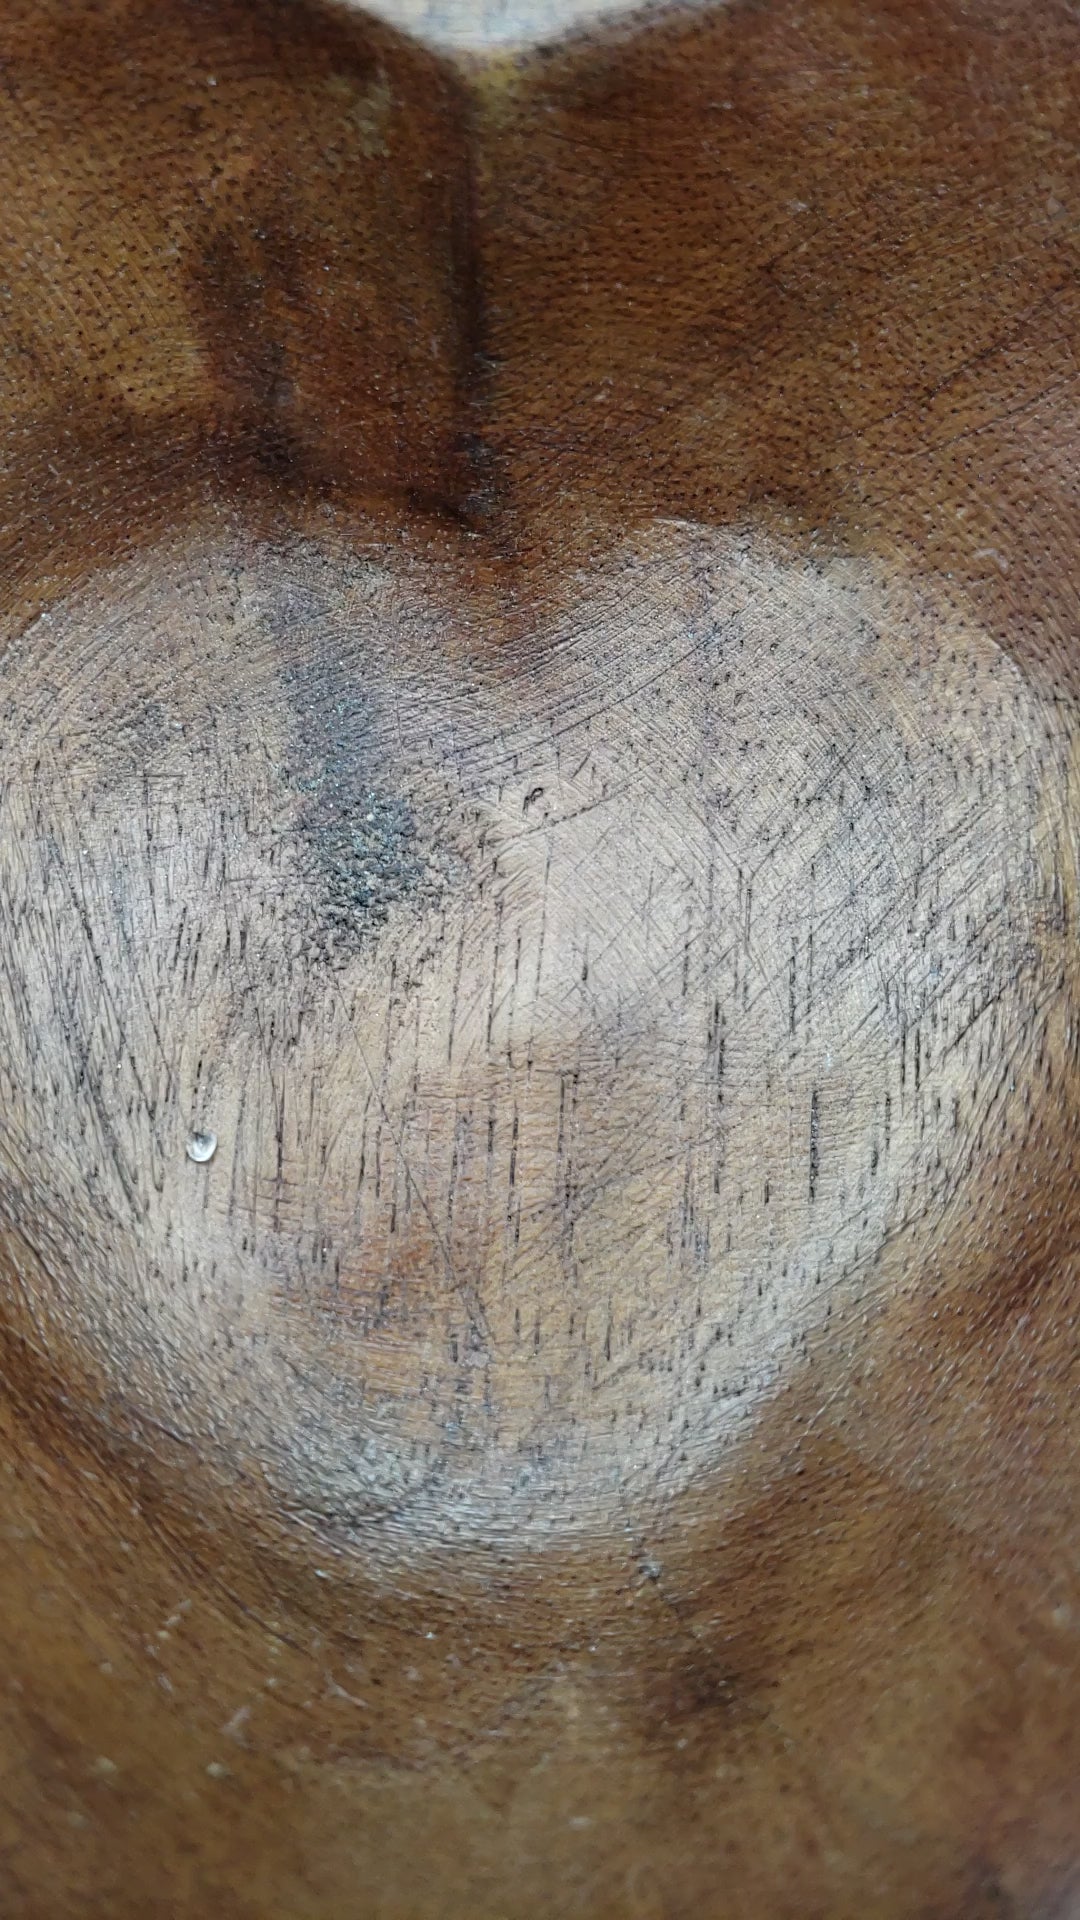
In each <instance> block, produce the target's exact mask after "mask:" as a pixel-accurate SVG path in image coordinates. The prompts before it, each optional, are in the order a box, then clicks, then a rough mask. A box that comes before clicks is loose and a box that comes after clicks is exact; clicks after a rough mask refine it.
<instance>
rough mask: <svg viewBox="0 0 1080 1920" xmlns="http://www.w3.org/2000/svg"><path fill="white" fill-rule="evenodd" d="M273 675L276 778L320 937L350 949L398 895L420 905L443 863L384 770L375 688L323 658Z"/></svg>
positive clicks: (438, 881) (433, 889)
mask: <svg viewBox="0 0 1080 1920" xmlns="http://www.w3.org/2000/svg"><path fill="white" fill-rule="evenodd" d="M282 678H283V681H284V685H285V689H286V692H287V695H288V698H289V703H290V709H291V713H292V717H293V729H294V733H293V738H294V753H293V760H292V764H291V765H290V766H289V767H288V768H287V769H286V778H287V780H288V783H289V784H290V786H291V787H292V789H293V790H294V791H295V792H296V793H298V794H300V795H301V796H302V803H301V808H300V815H299V826H300V832H301V835H302V837H303V840H304V843H305V848H306V854H307V859H308V863H309V866H310V872H311V880H312V889H313V890H312V899H313V903H314V905H315V911H316V916H317V920H318V925H319V931H320V939H321V941H322V942H323V943H325V944H326V945H327V946H328V947H329V948H332V949H335V950H339V951H340V950H341V949H345V950H346V951H349V950H352V949H354V948H355V947H356V946H357V945H360V944H363V943H364V942H366V941H367V940H368V939H369V938H370V937H371V936H372V935H373V934H376V933H378V931H379V929H380V928H381V927H383V926H385V925H386V922H387V920H388V919H389V917H390V914H391V912H392V910H393V908H394V907H396V906H397V905H399V904H400V903H402V902H405V901H411V902H412V903H413V904H414V905H415V906H417V907H419V906H422V905H428V904H430V903H431V902H432V901H433V900H434V899H436V898H437V896H438V893H439V891H440V889H441V886H442V885H443V883H444V882H445V878H446V873H447V863H446V862H445V860H442V859H441V858H440V856H439V853H438V850H437V849H435V848H433V847H432V846H431V844H430V836H429V835H427V834H425V833H422V832H421V828H420V824H419V822H418V818H417V814H416V811H415V809H414V806H413V803H412V801H411V799H410V797H409V795H408V794H406V793H403V792H402V791H401V790H400V788H399V787H398V786H397V784H396V783H395V781H394V780H393V778H392V777H391V776H390V775H389V774H388V769H387V765H386V756H385V751H384V750H383V749H382V747H381V737H382V732H383V726H384V725H385V721H384V720H383V718H382V716H381V715H380V701H379V696H378V695H377V694H376V693H369V692H368V691H367V690H366V689H365V688H364V687H362V686H358V685H357V684H356V683H355V678H354V677H353V676H350V674H349V673H348V672H347V671H346V670H345V669H344V668H342V667H341V666H340V665H335V664H333V663H332V662H329V661H327V660H325V659H321V660H318V661H317V662H313V663H312V664H311V665H294V666H289V667H286V668H285V669H284V670H283V674H282Z"/></svg>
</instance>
